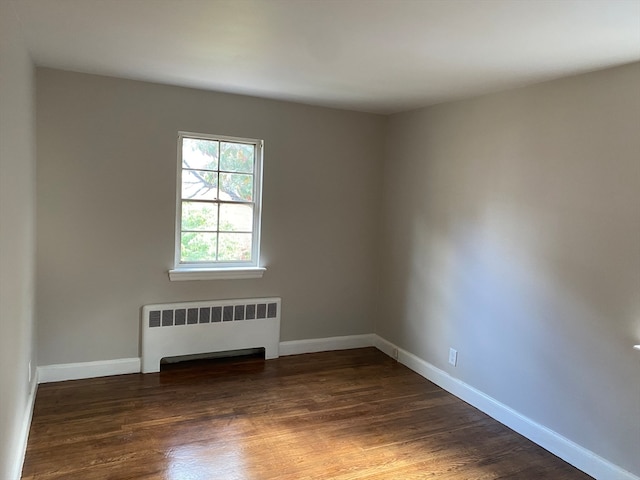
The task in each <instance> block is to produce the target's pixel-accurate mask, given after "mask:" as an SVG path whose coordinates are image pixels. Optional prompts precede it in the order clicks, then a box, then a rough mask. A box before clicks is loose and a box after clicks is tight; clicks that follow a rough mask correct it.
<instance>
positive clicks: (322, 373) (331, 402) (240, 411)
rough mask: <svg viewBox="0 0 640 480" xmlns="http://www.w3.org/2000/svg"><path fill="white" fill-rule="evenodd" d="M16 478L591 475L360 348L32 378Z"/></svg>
mask: <svg viewBox="0 0 640 480" xmlns="http://www.w3.org/2000/svg"><path fill="white" fill-rule="evenodd" d="M22 478H23V479H24V480H31V479H40V480H51V479H65V480H73V479H81V480H94V479H100V480H103V479H113V480H115V479H165V480H226V479H234V480H236V479H237V480H244V479H247V480H249V479H251V480H266V479H281V480H303V479H393V480H405V479H417V478H438V479H447V480H453V479H455V480H471V479H474V480H485V479H523V480H524V479H526V480H533V479H536V480H539V479H553V480H570V479H571V480H574V479H575V480H585V479H589V478H591V477H589V476H587V475H585V474H584V473H582V472H580V471H578V470H577V469H575V468H573V467H571V466H570V465H568V464H567V463H565V462H563V461H562V460H560V459H559V458H557V457H555V456H553V455H552V454H550V453H548V452H547V451H545V450H544V449H542V448H540V447H538V446H537V445H535V444H533V443H531V442H530V441H528V440H526V439H525V438H523V437H521V436H520V435H518V434H516V433H514V432H513V431H511V430H509V429H508V428H506V427H504V426H503V425H501V424H500V423H498V422H496V421H494V420H492V419H491V418H489V417H488V416H486V415H484V414H483V413H481V412H479V411H478V410H476V409H475V408H473V407H471V406H469V405H468V404H466V403H464V402H462V401H461V400H458V399H457V398H456V397H454V396H452V395H450V394H448V393H447V392H445V391H443V390H442V389H440V388H438V387H437V386H435V385H434V384H432V383H430V382H428V381H426V380H425V379H423V378H422V377H420V376H418V375H417V374H415V373H413V372H412V371H410V370H409V369H407V368H406V367H404V366H403V365H400V364H398V363H396V362H395V361H393V360H392V359H390V358H389V357H387V356H385V355H384V354H382V353H380V352H379V351H377V350H375V349H374V348H366V349H358V350H346V351H339V352H328V353H318V354H309V355H298V356H291V357H282V358H280V359H276V360H268V361H265V360H262V359H260V358H255V357H254V358H236V359H223V360H215V361H214V360H207V361H198V362H190V363H188V364H176V365H171V366H168V368H167V369H166V370H164V371H162V372H161V373H159V374H147V375H142V374H134V375H122V376H116V377H106V378H98V379H90V380H77V381H70V382H60V383H50V384H44V385H40V387H39V388H38V393H37V397H36V404H35V411H34V417H33V423H32V426H31V433H30V436H29V444H28V448H27V455H26V459H25V465H24V470H23V477H22Z"/></svg>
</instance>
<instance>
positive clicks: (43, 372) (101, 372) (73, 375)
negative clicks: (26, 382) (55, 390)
mask: <svg viewBox="0 0 640 480" xmlns="http://www.w3.org/2000/svg"><path fill="white" fill-rule="evenodd" d="M139 372H140V359H139V358H118V359H115V360H99V361H97V362H82V363H63V364H58V365H43V366H40V367H38V381H39V382H40V383H49V382H62V381H64V380H78V379H81V378H93V377H106V376H109V375H124V374H127V373H139Z"/></svg>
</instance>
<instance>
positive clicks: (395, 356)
mask: <svg viewBox="0 0 640 480" xmlns="http://www.w3.org/2000/svg"><path fill="white" fill-rule="evenodd" d="M392 355H393V358H395V359H396V360H398V349H397V348H394V349H393V352H392Z"/></svg>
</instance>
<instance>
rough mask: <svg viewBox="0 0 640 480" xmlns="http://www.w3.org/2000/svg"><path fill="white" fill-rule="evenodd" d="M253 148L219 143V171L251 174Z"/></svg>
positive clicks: (238, 144)
mask: <svg viewBox="0 0 640 480" xmlns="http://www.w3.org/2000/svg"><path fill="white" fill-rule="evenodd" d="M254 150H255V147H254V146H253V145H245V144H243V143H227V142H221V143H220V170H227V171H229V172H245V173H253V157H254Z"/></svg>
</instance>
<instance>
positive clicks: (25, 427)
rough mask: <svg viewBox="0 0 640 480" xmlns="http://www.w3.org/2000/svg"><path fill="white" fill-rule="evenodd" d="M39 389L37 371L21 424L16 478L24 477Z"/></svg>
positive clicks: (18, 479) (14, 475) (14, 476)
mask: <svg viewBox="0 0 640 480" xmlns="http://www.w3.org/2000/svg"><path fill="white" fill-rule="evenodd" d="M37 389H38V371H37V370H36V372H35V378H34V379H33V382H31V388H30V390H29V397H28V398H27V408H26V410H25V412H24V416H23V418H22V425H20V432H19V434H18V435H19V436H18V441H17V443H16V445H17V446H18V448H17V450H16V452H17V455H16V460H15V462H16V463H15V465H14V467H13V470H12V476H11V477H10V478H13V479H15V480H20V478H21V477H22V467H23V466H24V458H25V456H26V454H27V443H28V442H29V431H30V430H31V419H32V418H33V407H34V406H35V404H36V391H37Z"/></svg>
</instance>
